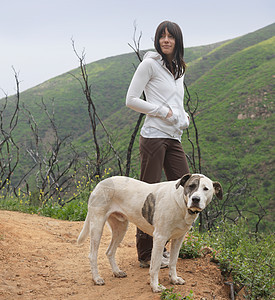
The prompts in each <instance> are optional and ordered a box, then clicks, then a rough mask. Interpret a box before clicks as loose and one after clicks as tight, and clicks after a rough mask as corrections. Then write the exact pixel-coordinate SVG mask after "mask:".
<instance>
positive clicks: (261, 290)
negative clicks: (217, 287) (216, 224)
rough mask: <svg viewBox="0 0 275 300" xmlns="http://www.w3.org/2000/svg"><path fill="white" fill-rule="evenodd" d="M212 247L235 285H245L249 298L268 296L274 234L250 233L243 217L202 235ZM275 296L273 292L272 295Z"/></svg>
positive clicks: (272, 272) (272, 283)
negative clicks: (234, 222)
mask: <svg viewBox="0 0 275 300" xmlns="http://www.w3.org/2000/svg"><path fill="white" fill-rule="evenodd" d="M204 240H205V241H207V242H208V243H209V246H210V247H212V248H214V249H215V251H214V252H213V253H212V255H213V260H214V261H216V262H218V264H219V266H220V269H221V270H222V271H223V272H224V273H227V274H229V273H230V274H231V275H232V277H233V280H234V284H235V285H237V286H240V287H242V286H243V287H244V289H245V292H246V295H247V297H249V299H259V298H260V297H262V298H265V299H271V298H272V295H273V294H272V293H273V287H274V283H275V282H274V249H275V239H274V235H273V234H271V235H264V234H251V233H250V232H249V230H248V228H247V226H246V224H245V222H244V221H243V220H240V222H239V224H238V225H234V224H228V223H224V224H222V225H221V226H220V228H217V229H216V230H215V231H214V232H210V233H206V234H204ZM273 296H274V295H273Z"/></svg>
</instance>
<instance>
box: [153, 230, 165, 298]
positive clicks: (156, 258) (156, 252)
mask: <svg viewBox="0 0 275 300" xmlns="http://www.w3.org/2000/svg"><path fill="white" fill-rule="evenodd" d="M166 241H167V238H166V237H164V236H161V235H158V234H155V233H154V235H153V249H152V255H151V262H150V277H151V288H152V290H153V292H154V293H158V292H162V291H163V290H165V287H164V286H162V285H160V284H159V279H158V275H159V270H160V265H161V260H162V256H163V249H164V246H165V243H166Z"/></svg>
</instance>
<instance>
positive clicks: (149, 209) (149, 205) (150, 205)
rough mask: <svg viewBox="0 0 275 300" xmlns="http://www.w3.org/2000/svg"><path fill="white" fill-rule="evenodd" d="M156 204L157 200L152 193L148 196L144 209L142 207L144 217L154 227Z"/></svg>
mask: <svg viewBox="0 0 275 300" xmlns="http://www.w3.org/2000/svg"><path fill="white" fill-rule="evenodd" d="M155 204H156V198H155V196H154V195H153V194H152V193H150V194H149V195H148V196H147V198H146V200H145V202H144V204H143V207H142V216H143V217H144V219H145V220H146V221H147V222H148V223H150V224H151V225H153V219H154V213H155Z"/></svg>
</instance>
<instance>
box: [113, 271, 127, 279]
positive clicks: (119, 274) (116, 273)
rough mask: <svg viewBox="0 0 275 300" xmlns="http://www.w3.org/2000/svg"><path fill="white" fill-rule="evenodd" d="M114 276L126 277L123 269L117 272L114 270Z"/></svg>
mask: <svg viewBox="0 0 275 300" xmlns="http://www.w3.org/2000/svg"><path fill="white" fill-rule="evenodd" d="M114 276H115V277H117V278H124V277H127V274H126V273H125V272H123V271H119V272H114Z"/></svg>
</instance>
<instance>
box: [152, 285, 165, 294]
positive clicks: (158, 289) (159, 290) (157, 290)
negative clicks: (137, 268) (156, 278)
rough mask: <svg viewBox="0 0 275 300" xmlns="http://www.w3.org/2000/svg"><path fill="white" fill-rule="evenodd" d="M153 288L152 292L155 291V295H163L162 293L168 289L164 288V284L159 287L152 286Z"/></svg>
mask: <svg viewBox="0 0 275 300" xmlns="http://www.w3.org/2000/svg"><path fill="white" fill-rule="evenodd" d="M151 288H152V291H153V292H154V293H161V292H163V291H164V290H165V289H166V287H165V286H163V285H162V284H159V285H157V286H152V285H151Z"/></svg>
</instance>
